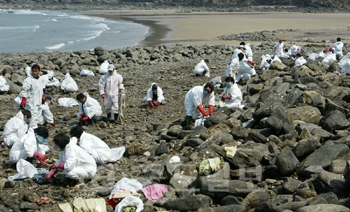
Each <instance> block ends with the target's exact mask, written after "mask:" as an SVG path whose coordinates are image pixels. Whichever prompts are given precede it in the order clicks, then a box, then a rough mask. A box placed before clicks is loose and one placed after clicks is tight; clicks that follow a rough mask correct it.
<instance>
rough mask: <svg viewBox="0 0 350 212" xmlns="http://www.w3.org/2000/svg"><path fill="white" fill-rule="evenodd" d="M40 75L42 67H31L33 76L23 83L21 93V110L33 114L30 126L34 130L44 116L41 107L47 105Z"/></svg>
mask: <svg viewBox="0 0 350 212" xmlns="http://www.w3.org/2000/svg"><path fill="white" fill-rule="evenodd" d="M39 74H40V66H39V65H37V64H34V65H33V66H32V67H31V75H30V76H28V77H27V78H26V79H25V80H24V81H23V85H22V90H21V93H20V96H21V103H20V108H21V109H26V110H29V111H30V112H31V114H32V118H31V119H30V123H29V126H30V127H32V128H33V129H35V128H37V127H38V122H39V119H40V116H41V114H42V111H41V105H42V104H43V103H45V97H44V93H43V80H42V78H40V76H39Z"/></svg>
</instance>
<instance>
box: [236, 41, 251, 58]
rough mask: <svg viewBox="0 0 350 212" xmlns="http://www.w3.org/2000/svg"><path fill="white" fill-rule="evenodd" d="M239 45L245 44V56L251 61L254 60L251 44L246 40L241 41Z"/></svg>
mask: <svg viewBox="0 0 350 212" xmlns="http://www.w3.org/2000/svg"><path fill="white" fill-rule="evenodd" d="M239 45H244V48H245V50H244V52H243V53H244V54H245V56H246V57H247V59H248V60H249V61H253V51H252V48H251V47H250V44H249V43H247V44H245V42H241V43H240V44H239Z"/></svg>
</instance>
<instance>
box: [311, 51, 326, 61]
mask: <svg viewBox="0 0 350 212" xmlns="http://www.w3.org/2000/svg"><path fill="white" fill-rule="evenodd" d="M325 56H326V54H325V53H324V52H323V51H321V52H320V53H312V54H310V55H309V57H308V58H307V59H308V60H316V59H317V58H324V57H325Z"/></svg>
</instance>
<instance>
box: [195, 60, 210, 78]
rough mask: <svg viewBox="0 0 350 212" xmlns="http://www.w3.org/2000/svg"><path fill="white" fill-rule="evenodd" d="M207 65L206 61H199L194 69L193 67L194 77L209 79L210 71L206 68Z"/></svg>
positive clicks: (207, 61)
mask: <svg viewBox="0 0 350 212" xmlns="http://www.w3.org/2000/svg"><path fill="white" fill-rule="evenodd" d="M208 64H209V60H208V59H204V60H201V61H200V62H199V63H198V64H197V65H196V67H194V69H193V72H194V74H195V75H196V76H206V77H210V70H209V67H208Z"/></svg>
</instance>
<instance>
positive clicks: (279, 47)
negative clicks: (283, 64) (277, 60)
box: [274, 42, 284, 57]
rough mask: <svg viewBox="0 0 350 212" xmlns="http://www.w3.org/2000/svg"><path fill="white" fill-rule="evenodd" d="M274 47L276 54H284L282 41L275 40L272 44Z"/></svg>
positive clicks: (280, 55)
mask: <svg viewBox="0 0 350 212" xmlns="http://www.w3.org/2000/svg"><path fill="white" fill-rule="evenodd" d="M274 48H275V53H276V54H277V56H279V57H282V56H283V54H284V43H283V42H282V43H280V42H277V43H276V44H275V46H274Z"/></svg>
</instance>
